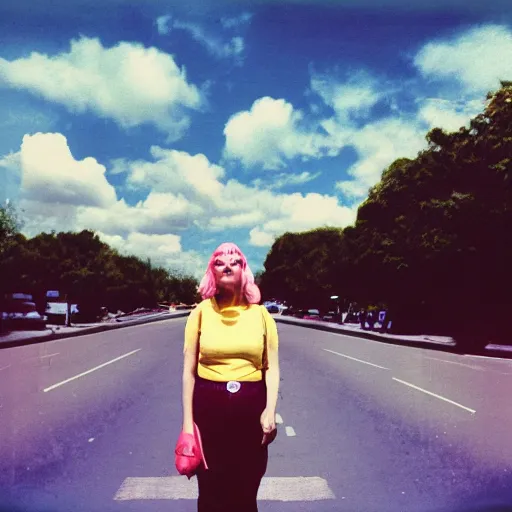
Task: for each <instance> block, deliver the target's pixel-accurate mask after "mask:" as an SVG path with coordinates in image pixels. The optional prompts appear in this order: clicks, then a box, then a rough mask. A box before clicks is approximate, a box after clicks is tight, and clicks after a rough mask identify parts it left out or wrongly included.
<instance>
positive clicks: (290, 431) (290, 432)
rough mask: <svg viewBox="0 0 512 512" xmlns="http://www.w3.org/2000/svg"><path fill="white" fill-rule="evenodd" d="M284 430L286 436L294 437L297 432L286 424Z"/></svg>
mask: <svg viewBox="0 0 512 512" xmlns="http://www.w3.org/2000/svg"><path fill="white" fill-rule="evenodd" d="M284 430H285V432H286V435H287V436H288V437H295V436H296V435H297V434H296V433H295V430H294V429H293V427H290V426H286V427H285V429H284Z"/></svg>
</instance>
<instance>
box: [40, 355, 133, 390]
mask: <svg viewBox="0 0 512 512" xmlns="http://www.w3.org/2000/svg"><path fill="white" fill-rule="evenodd" d="M139 350H140V348H138V349H137V350H132V351H131V352H128V353H127V354H123V355H122V356H119V357H116V358H115V359H111V360H110V361H107V362H106V363H103V364H100V365H99V366H95V367H94V368H91V369H90V370H87V371H86V372H83V373H79V374H78V375H75V376H74V377H70V378H69V379H66V380H63V381H62V382H58V383H57V384H54V385H53V386H50V387H48V388H45V389H43V392H44V393H47V392H48V391H52V389H55V388H58V387H60V386H63V385H64V384H67V383H68V382H71V381H73V380H76V379H79V378H80V377H83V376H84V375H88V374H89V373H92V372H95V371H96V370H99V369H100V368H104V367H105V366H107V365H109V364H112V363H115V362H116V361H119V360H121V359H124V358H125V357H128V356H131V355H133V354H135V353H137V352H138V351H139Z"/></svg>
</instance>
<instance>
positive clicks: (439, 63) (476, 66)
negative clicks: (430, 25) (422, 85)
mask: <svg viewBox="0 0 512 512" xmlns="http://www.w3.org/2000/svg"><path fill="white" fill-rule="evenodd" d="M511 55H512V32H511V30H510V28H509V27H507V26H504V25H484V26H480V27H477V28H473V29H471V30H467V31H465V32H463V33H462V34H460V35H459V36H457V37H455V38H453V39H450V40H446V41H433V42H430V43H428V44H426V45H425V46H424V47H423V48H422V49H421V50H420V51H419V52H418V54H417V55H416V57H415V59H414V64H415V65H416V66H417V68H418V69H419V71H420V72H421V73H422V74H423V75H424V76H425V77H429V78H433V79H438V80H439V79H449V80H452V81H455V82H456V83H460V84H461V85H462V86H463V87H464V88H465V90H466V92H468V93H479V94H480V93H484V92H487V91H488V90H495V89H497V88H498V87H499V85H500V83H499V80H500V79H502V80H508V79H510V77H511V76H512V58H511V57H510V56H511Z"/></svg>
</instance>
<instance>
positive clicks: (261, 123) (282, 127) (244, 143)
mask: <svg viewBox="0 0 512 512" xmlns="http://www.w3.org/2000/svg"><path fill="white" fill-rule="evenodd" d="M302 119H303V114H302V112H300V111H298V110H295V109H294V108H293V105H292V104H290V103H288V102H286V101H285V100H283V99H274V98H270V97H268V96H267V97H264V98H260V99H258V100H256V101H255V102H254V103H253V105H252V107H251V110H250V111H243V112H238V113H237V114H235V115H233V116H232V117H230V119H229V120H228V122H227V123H226V126H225V128H224V135H225V136H226V145H225V148H224V156H225V157H226V158H228V159H236V160H240V161H241V163H242V164H243V165H245V166H247V167H251V166H255V165H261V166H263V168H264V169H279V168H281V167H283V166H284V165H285V160H290V159H292V158H294V157H302V158H303V159H306V158H307V157H317V156H319V155H320V153H321V147H322V143H323V138H322V137H321V136H320V135H318V134H315V133H311V132H307V131H306V130H303V129H301V127H300V124H301V121H302Z"/></svg>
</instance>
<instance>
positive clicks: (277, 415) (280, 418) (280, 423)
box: [276, 412, 283, 425]
mask: <svg viewBox="0 0 512 512" xmlns="http://www.w3.org/2000/svg"><path fill="white" fill-rule="evenodd" d="M276 423H277V424H278V425H282V424H283V418H282V416H281V415H280V414H279V413H278V412H276Z"/></svg>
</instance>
